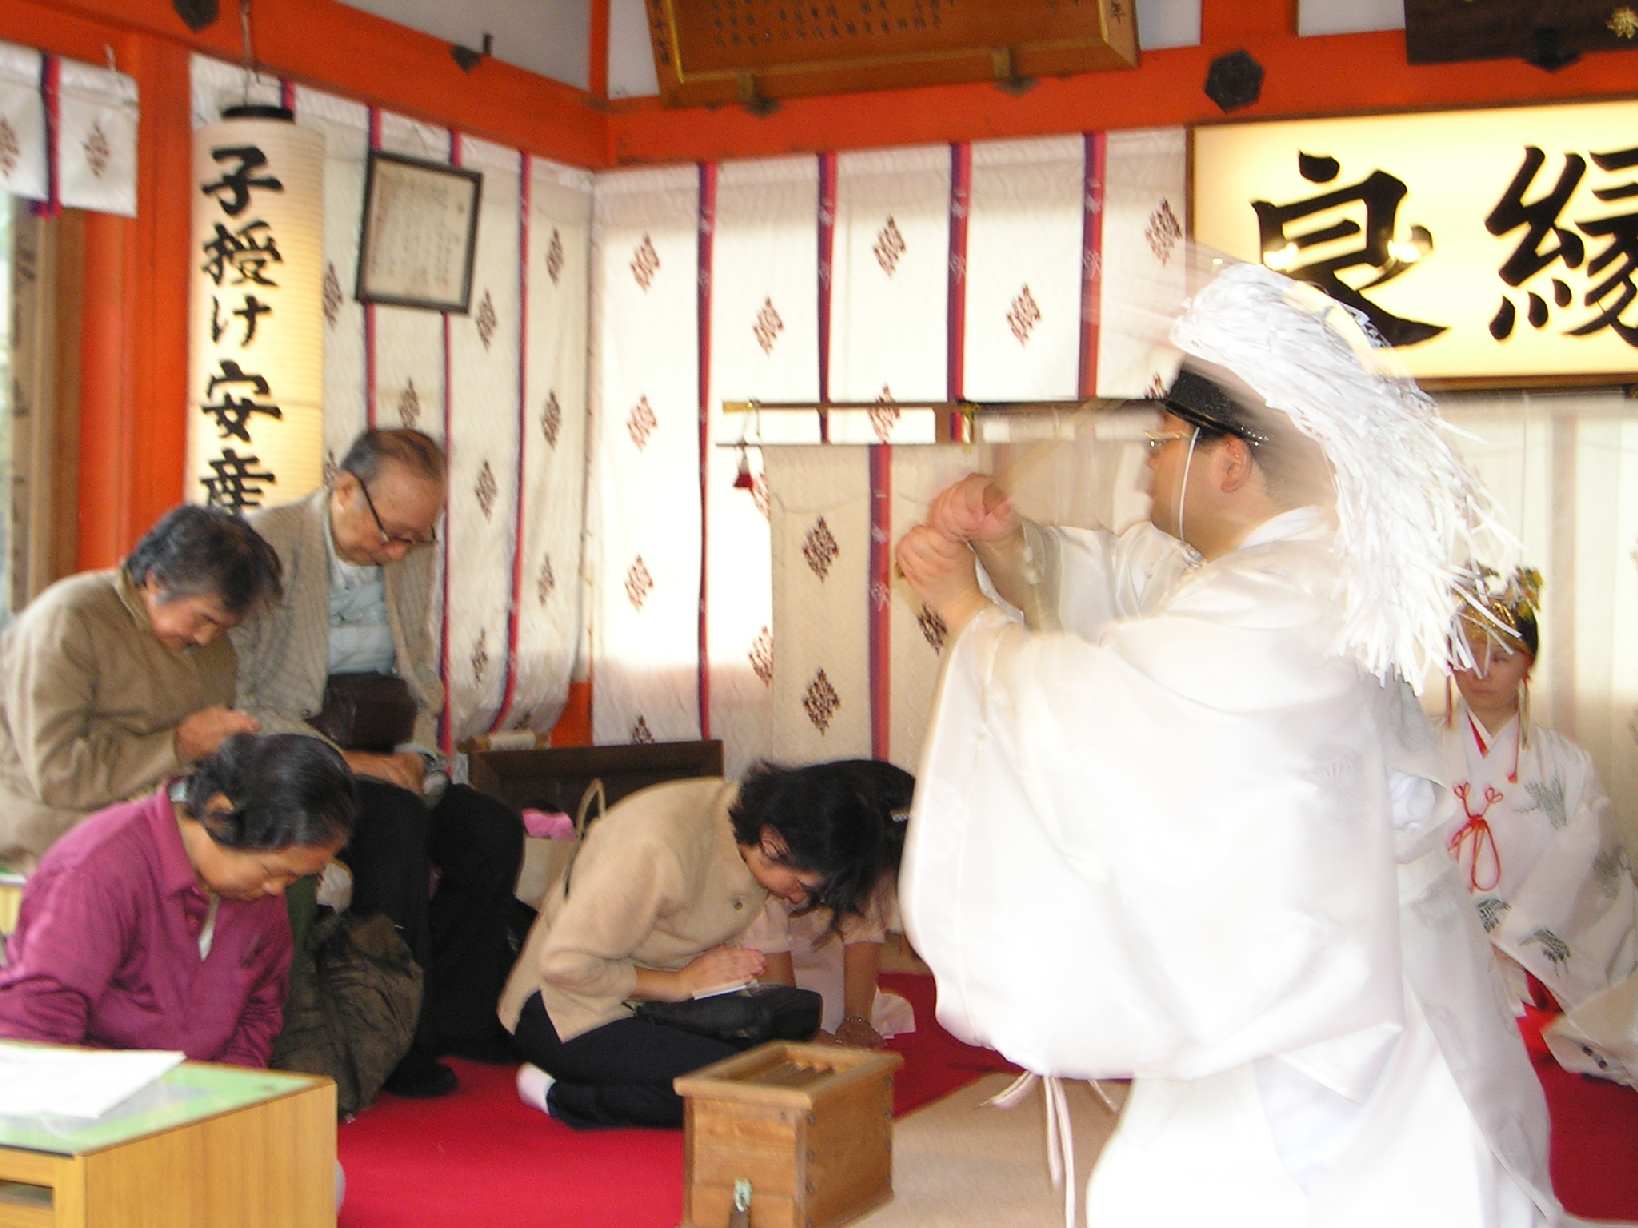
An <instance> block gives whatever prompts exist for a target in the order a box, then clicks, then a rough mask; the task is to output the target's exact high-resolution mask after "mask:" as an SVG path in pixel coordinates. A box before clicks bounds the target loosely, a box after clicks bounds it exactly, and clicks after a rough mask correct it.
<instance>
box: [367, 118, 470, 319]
mask: <svg viewBox="0 0 1638 1228" xmlns="http://www.w3.org/2000/svg"><path fill="white" fill-rule="evenodd" d="M482 195H483V176H482V175H481V174H480V173H478V172H477V171H473V170H466V169H464V168H462V167H458V166H446V165H445V164H443V163H441V162H427V161H423V160H422V159H420V158H407V157H404V156H403V155H401V154H392V153H383V152H382V151H380V150H371V151H370V161H369V169H368V173H367V175H366V177H365V180H364V222H363V228H362V231H361V232H360V235H359V244H358V287H357V298H358V301H359V302H361V303H386V304H390V305H391V306H394V307H419V308H423V309H425V310H428V311H449V312H454V313H455V314H457V315H465V314H466V313H467V311H468V309H469V308H470V307H471V303H472V263H473V260H474V258H475V257H476V256H477V250H478V205H479V202H480V200H481V199H482Z"/></svg>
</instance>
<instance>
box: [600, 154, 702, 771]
mask: <svg viewBox="0 0 1638 1228" xmlns="http://www.w3.org/2000/svg"><path fill="white" fill-rule="evenodd" d="M594 199H595V214H594V219H595V220H594V224H593V237H592V244H593V246H592V278H593V310H592V318H593V329H594V332H593V340H592V346H593V357H592V362H593V376H592V394H591V395H592V422H593V430H594V432H595V435H594V438H593V441H592V450H593V456H594V460H593V466H594V468H593V472H594V475H595V476H594V479H593V480H594V491H595V496H594V497H595V511H594V516H595V521H594V523H595V526H596V527H595V537H594V540H595V543H596V545H595V556H594V557H595V572H594V577H595V578H594V580H593V586H592V593H593V600H594V610H593V614H592V618H593V631H592V635H593V647H592V671H591V673H592V685H593V687H594V691H593V702H592V728H593V735H594V737H595V740H596V741H598V742H600V743H607V742H636V741H650V740H655V741H675V740H679V739H691V738H697V737H699V733H700V716H699V662H700V644H699V598H700V485H699V483H700V465H701V456H700V425H699V414H700V406H699V331H698V321H699V172H698V171H697V169H695V168H693V167H686V168H680V169H663V170H644V171H622V172H616V173H612V174H608V175H602V176H599V177H598V180H597V187H596V191H595V193H594Z"/></svg>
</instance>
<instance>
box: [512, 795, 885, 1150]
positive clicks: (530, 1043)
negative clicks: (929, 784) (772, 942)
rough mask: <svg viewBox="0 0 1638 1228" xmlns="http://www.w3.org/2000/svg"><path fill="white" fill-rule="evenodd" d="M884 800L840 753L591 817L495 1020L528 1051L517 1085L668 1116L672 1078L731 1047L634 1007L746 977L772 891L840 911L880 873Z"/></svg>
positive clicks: (586, 1116)
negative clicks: (643, 1015)
mask: <svg viewBox="0 0 1638 1228" xmlns="http://www.w3.org/2000/svg"><path fill="white" fill-rule="evenodd" d="M882 825H883V815H882V814H881V813H879V806H878V803H877V801H876V799H875V797H874V796H873V795H872V794H870V793H868V792H866V791H864V790H861V789H859V788H858V787H857V786H856V783H855V780H854V777H853V775H852V773H851V772H850V771H849V770H848V769H847V766H846V765H844V764H830V763H821V764H814V765H812V766H809V767H802V768H789V769H786V768H775V767H769V766H766V765H763V766H759V767H757V768H753V769H752V770H751V772H750V773H749V774H748V775H747V776H746V778H745V780H744V782H743V783H740V784H735V783H734V782H732V781H725V780H721V779H717V778H709V779H703V780H683V781H674V782H671V783H669V784H663V785H656V786H654V787H653V788H650V789H644V790H642V791H641V792H639V793H634V794H632V795H631V796H630V797H628V798H625V799H624V800H622V801H621V802H619V803H618V804H616V805H615V806H614V807H613V808H612V809H611V810H610V811H609V812H608V813H607V814H606V815H604V816H603V817H602V818H601V819H599V820H597V822H596V823H595V824H593V826H592V827H591V829H590V831H589V833H588V834H587V837H586V840H585V843H584V845H583V846H582V847H581V849H580V853H579V856H578V857H577V858H576V859H575V861H574V863H573V865H572V866H570V868H569V871H568V873H567V874H565V875H564V877H563V878H562V879H560V880H559V882H558V884H557V885H556V886H555V887H554V888H553V889H552V891H551V892H550V893H549V894H548V896H547V899H546V902H545V903H544V905H543V906H542V908H541V914H540V918H539V920H537V921H536V923H535V927H534V929H533V930H532V931H531V932H530V935H529V941H528V943H527V944H526V946H525V947H524V951H523V954H522V956H521V957H520V958H519V960H518V962H517V966H516V967H515V968H514V969H513V971H512V977H511V980H510V981H509V982H508V983H507V986H506V992H505V993H504V994H503V995H502V997H501V1003H500V1016H501V1022H502V1023H503V1024H505V1025H506V1027H507V1028H508V1029H510V1030H511V1031H512V1032H513V1035H514V1036H515V1037H516V1040H517V1044H518V1048H519V1049H520V1050H521V1051H522V1053H523V1054H524V1056H525V1057H527V1058H528V1059H529V1062H530V1063H531V1064H530V1065H527V1066H525V1067H523V1068H522V1070H520V1071H519V1080H518V1085H519V1093H520V1094H521V1095H522V1096H523V1098H524V1099H525V1100H526V1101H527V1102H529V1103H531V1104H533V1105H535V1106H536V1107H538V1108H541V1109H543V1110H545V1111H546V1112H547V1113H549V1114H551V1115H552V1116H553V1117H557V1118H559V1119H561V1120H563V1121H565V1122H567V1123H568V1124H570V1125H571V1126H576V1127H589V1126H615V1125H632V1126H678V1125H681V1124H682V1101H681V1099H679V1097H678V1096H677V1094H676V1092H674V1091H673V1090H672V1087H671V1081H672V1079H674V1078H675V1077H676V1076H678V1075H680V1074H686V1073H687V1072H688V1071H690V1070H697V1069H699V1068H700V1067H701V1066H706V1065H709V1064H710V1063H712V1062H714V1061H717V1060H719V1059H720V1058H723V1057H727V1056H728V1055H730V1054H732V1053H734V1052H736V1047H735V1046H734V1045H732V1044H730V1043H729V1042H727V1041H723V1040H717V1039H714V1038H711V1037H706V1036H698V1035H695V1034H693V1033H690V1032H685V1031H682V1030H680V1029H677V1028H672V1027H667V1026H664V1025H661V1024H657V1023H653V1022H651V1021H649V1020H646V1019H640V1018H637V1017H635V1016H634V1015H633V1013H632V1009H631V1003H634V1002H642V1001H666V1002H678V1001H682V1000H684V999H687V998H691V997H696V996H699V995H701V993H702V992H704V991H709V990H711V989H714V988H717V987H719V986H726V985H732V984H735V983H740V982H744V981H748V980H750V979H752V978H754V977H756V976H757V975H758V974H759V973H760V972H761V971H762V968H763V957H762V953H761V952H759V951H753V950H750V949H749V948H746V947H743V946H740V945H738V940H739V939H740V937H741V935H742V934H744V932H745V931H746V929H748V928H749V927H750V925H751V922H752V921H753V920H755V919H756V917H757V916H758V914H759V913H761V911H762V907H763V905H764V903H766V901H767V899H768V897H769V896H770V894H771V895H776V896H779V897H781V898H783V899H786V900H788V901H790V902H791V903H793V904H798V905H801V904H807V903H810V902H811V903H814V904H818V905H823V906H825V907H828V908H831V909H834V910H835V911H836V912H837V913H838V914H839V915H840V914H846V913H852V912H856V911H858V909H859V908H860V907H861V906H862V905H863V903H864V902H865V900H866V899H867V898H868V896H869V894H870V891H871V889H872V887H873V886H874V885H875V882H876V878H877V867H878V860H879V857H880V847H881V832H882Z"/></svg>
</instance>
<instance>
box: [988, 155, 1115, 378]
mask: <svg viewBox="0 0 1638 1228" xmlns="http://www.w3.org/2000/svg"><path fill="white" fill-rule="evenodd" d="M1084 144H1085V142H1084V141H1083V140H1082V139H1081V138H1080V137H1078V136H1069V137H1047V138H1044V139H1041V140H1030V141H982V142H976V143H975V144H974V145H973V147H972V166H973V187H972V213H971V215H970V218H969V224H968V232H967V304H966V340H965V344H964V346H963V353H964V355H965V361H966V368H965V369H966V377H965V380H964V384H963V388H962V391H963V392H964V394H965V395H966V396H968V397H970V398H972V399H973V400H976V401H984V400H996V401H1025V400H1048V399H1060V398H1072V397H1074V396H1075V395H1076V393H1077V389H1078V383H1079V378H1080V348H1081V246H1082V234H1083V223H1084V209H1083V207H1082V196H1083V191H1082V189H1083V177H1084V168H1085V161H1086V160H1085V157H1084V154H1083V146H1084Z"/></svg>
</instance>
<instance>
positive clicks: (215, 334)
mask: <svg viewBox="0 0 1638 1228" xmlns="http://www.w3.org/2000/svg"><path fill="white" fill-rule="evenodd" d="M272 313H273V308H272V307H270V306H268V305H267V304H266V303H264V302H262V300H261V299H259V298H257V297H256V296H255V295H254V294H247V295H245V301H244V306H243V307H236V308H234V309H233V310H232V311H230V312H228V315H230V316H240V317H242V318H243V319H244V322H245V335H244V336H243V337H241V338H239V344H240V345H241V346H247V345H249V344H250V343H251V342H252V341H254V340H256V321H257V320H258V319H259V318H260V317H262V316H265V315H271V314H272ZM227 327H228V326H227V321H226V320H224V319H223V318H222V304H221V302H220V301H219V300H218V299H217V298H216V296H215V295H214V294H213V295H211V298H210V339H211V340H212V341H220V340H221V339H222V334H223V333H225V332H227Z"/></svg>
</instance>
